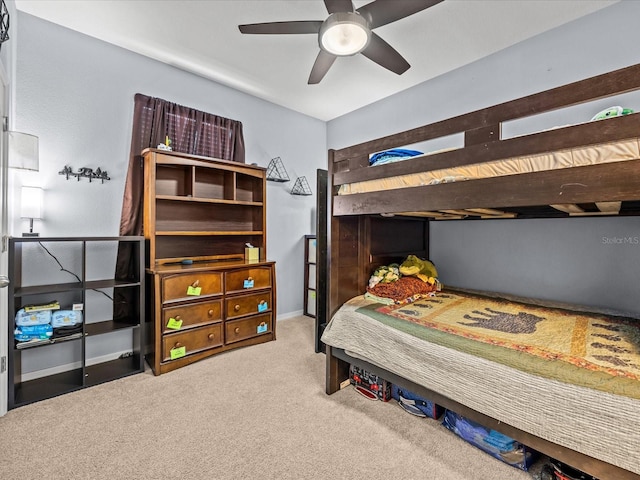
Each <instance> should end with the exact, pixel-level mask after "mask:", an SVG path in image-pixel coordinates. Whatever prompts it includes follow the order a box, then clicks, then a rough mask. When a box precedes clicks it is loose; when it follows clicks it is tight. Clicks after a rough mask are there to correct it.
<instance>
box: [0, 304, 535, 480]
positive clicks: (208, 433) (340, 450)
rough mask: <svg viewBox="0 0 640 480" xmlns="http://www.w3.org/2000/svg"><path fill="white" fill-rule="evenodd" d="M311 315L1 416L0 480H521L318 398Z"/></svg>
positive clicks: (480, 457) (461, 450)
mask: <svg viewBox="0 0 640 480" xmlns="http://www.w3.org/2000/svg"><path fill="white" fill-rule="evenodd" d="M313 323H314V320H313V319H311V318H309V317H295V318H292V319H287V320H283V321H280V322H278V326H277V330H278V340H277V341H275V342H269V343H266V344H262V345H256V346H253V347H248V348H244V349H240V350H235V351H231V352H227V353H224V354H222V355H218V356H215V357H211V358H209V359H206V360H203V361H200V362H198V363H195V364H193V365H190V366H188V367H185V368H182V369H179V370H176V371H174V372H171V373H168V374H165V375H161V376H159V377H154V376H153V375H152V373H151V371H150V370H149V369H148V368H147V371H146V372H145V373H143V374H138V375H134V376H131V377H127V378H124V379H120V380H117V381H113V382H110V383H106V384H103V385H98V386H95V387H91V388H88V389H85V390H81V391H78V392H74V393H70V394H67V395H63V396H60V397H56V398H53V399H49V400H45V401H42V402H38V403H35V404H32V405H27V406H24V407H21V408H18V409H15V410H11V411H10V412H9V413H8V414H7V415H5V416H4V417H0V478H2V479H7V480H8V479H12V480H18V479H27V480H30V479H86V480H100V479H112V480H119V479H140V480H142V479H172V480H174V479H175V480H178V479H298V480H299V479H317V478H337V479H371V480H375V479H385V480H388V479H403V480H411V479H416V480H417V479H421V480H422V479H424V480H430V479H433V480H436V479H437V480H527V479H528V480H530V479H531V476H530V475H529V474H527V473H525V472H522V471H519V470H517V469H515V468H514V467H511V466H508V465H505V464H503V463H501V462H499V461H498V460H496V459H494V458H493V457H491V456H489V455H487V454H485V453H483V452H481V451H480V450H478V449H476V448H474V447H472V446H470V445H468V444H466V443H465V442H463V441H462V440H460V439H459V438H457V437H456V436H455V435H453V434H452V433H451V432H449V431H448V430H446V429H445V428H444V427H442V426H441V425H440V424H439V422H437V421H435V420H431V419H425V418H418V417H414V416H412V415H409V414H407V413H406V412H404V411H403V410H401V409H400V407H398V405H397V404H396V403H395V402H389V403H382V402H379V401H376V402H374V401H370V400H367V399H365V398H364V397H362V396H361V395H359V394H358V393H356V392H355V391H354V390H353V389H352V388H350V387H349V388H347V389H344V390H341V391H340V392H338V393H336V394H334V395H331V396H328V395H326V394H325V393H324V368H325V356H324V355H323V354H316V353H314V352H313Z"/></svg>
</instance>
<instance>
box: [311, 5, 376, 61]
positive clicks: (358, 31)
mask: <svg viewBox="0 0 640 480" xmlns="http://www.w3.org/2000/svg"><path fill="white" fill-rule="evenodd" d="M318 38H319V44H320V48H322V49H323V50H324V51H325V52H328V53H330V54H332V55H336V56H339V57H345V56H349V55H355V54H356V53H360V52H361V51H362V50H364V49H365V48H366V47H367V45H368V44H369V40H370V39H371V30H370V29H369V25H368V24H367V21H366V20H365V19H364V18H363V17H362V16H361V15H359V14H357V13H355V12H336V13H333V14H331V15H330V16H329V18H327V19H326V20H325V21H324V23H323V24H322V27H320V32H319V35H318Z"/></svg>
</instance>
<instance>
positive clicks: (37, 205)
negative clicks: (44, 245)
mask: <svg viewBox="0 0 640 480" xmlns="http://www.w3.org/2000/svg"><path fill="white" fill-rule="evenodd" d="M42 194H43V191H42V188H40V187H25V186H23V187H22V202H21V207H20V217H21V218H28V219H29V232H28V233H23V234H22V236H23V237H37V236H38V235H39V234H38V233H35V232H34V231H33V219H34V218H38V219H40V218H42Z"/></svg>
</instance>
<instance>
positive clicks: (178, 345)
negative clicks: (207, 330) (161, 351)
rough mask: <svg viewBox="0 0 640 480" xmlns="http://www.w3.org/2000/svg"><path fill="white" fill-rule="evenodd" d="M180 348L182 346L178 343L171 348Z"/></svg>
mask: <svg viewBox="0 0 640 480" xmlns="http://www.w3.org/2000/svg"><path fill="white" fill-rule="evenodd" d="M181 346H182V344H181V343H180V342H176V344H175V345H174V346H173V348H180V347H181Z"/></svg>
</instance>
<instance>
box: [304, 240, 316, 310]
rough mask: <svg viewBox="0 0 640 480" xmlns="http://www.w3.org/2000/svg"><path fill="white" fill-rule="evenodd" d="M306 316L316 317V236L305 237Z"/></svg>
mask: <svg viewBox="0 0 640 480" xmlns="http://www.w3.org/2000/svg"><path fill="white" fill-rule="evenodd" d="M304 314H305V315H306V316H308V317H312V318H315V317H316V236H315V235H305V236H304Z"/></svg>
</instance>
